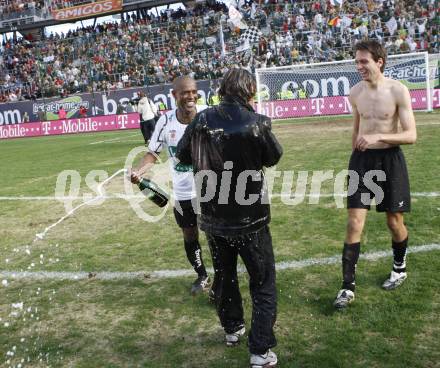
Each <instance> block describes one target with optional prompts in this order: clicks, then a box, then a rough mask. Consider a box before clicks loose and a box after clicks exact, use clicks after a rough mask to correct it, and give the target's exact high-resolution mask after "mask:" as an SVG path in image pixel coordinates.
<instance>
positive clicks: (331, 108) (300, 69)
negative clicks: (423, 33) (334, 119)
mask: <svg viewBox="0 0 440 368" xmlns="http://www.w3.org/2000/svg"><path fill="white" fill-rule="evenodd" d="M432 64H433V63H432V62H431V65H432ZM430 69H431V68H430V59H429V56H428V53H427V52H420V53H411V54H402V55H392V56H389V57H388V59H387V62H386V66H385V71H384V75H385V76H386V77H388V78H392V79H395V80H399V81H400V82H402V83H403V84H404V85H405V86H407V87H408V89H409V91H410V94H411V102H412V106H413V109H414V110H416V111H431V110H432V108H433V104H432V102H433V89H432V86H431V84H432V83H431V80H430V79H431V78H430V74H431V73H430ZM255 74H256V80H257V110H258V111H259V112H260V113H263V114H265V115H268V116H270V117H271V118H274V119H283V118H292V117H303V116H327V115H343V114H350V113H351V105H350V103H349V101H348V95H349V92H350V88H351V87H353V86H354V85H355V84H356V83H358V82H360V81H361V77H360V75H359V73H358V72H357V70H356V66H355V63H354V60H341V61H333V62H325V63H312V64H296V65H288V66H281V67H273V68H261V69H256V71H255Z"/></svg>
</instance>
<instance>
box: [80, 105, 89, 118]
mask: <svg viewBox="0 0 440 368" xmlns="http://www.w3.org/2000/svg"><path fill="white" fill-rule="evenodd" d="M87 111H88V110H87V108H86V107H85V106H84V105H81V106H80V107H79V117H80V118H86V117H87Z"/></svg>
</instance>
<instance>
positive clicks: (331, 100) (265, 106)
mask: <svg viewBox="0 0 440 368" xmlns="http://www.w3.org/2000/svg"><path fill="white" fill-rule="evenodd" d="M410 93H411V101H412V107H413V109H414V110H426V109H427V101H426V90H414V91H411V92H410ZM432 107H433V108H434V109H438V108H440V89H436V90H434V93H433V96H432ZM351 111H352V110H351V104H350V102H349V101H348V97H347V96H333V97H319V98H309V99H297V100H278V101H266V102H263V103H262V104H261V108H260V109H258V112H259V113H260V114H264V115H267V116H270V117H271V118H272V119H286V118H296V117H304V116H320V115H322V116H326V115H344V114H351Z"/></svg>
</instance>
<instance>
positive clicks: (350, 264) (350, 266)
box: [342, 243, 361, 291]
mask: <svg viewBox="0 0 440 368" xmlns="http://www.w3.org/2000/svg"><path fill="white" fill-rule="evenodd" d="M360 248H361V243H353V244H347V243H344V249H343V251H342V277H343V282H342V289H348V290H351V291H354V289H355V273H356V264H357V261H358V259H359V251H360Z"/></svg>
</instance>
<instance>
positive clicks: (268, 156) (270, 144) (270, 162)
mask: <svg viewBox="0 0 440 368" xmlns="http://www.w3.org/2000/svg"><path fill="white" fill-rule="evenodd" d="M260 130H261V137H260V138H261V141H262V142H261V146H262V148H263V157H262V163H263V166H265V167H271V166H274V165H276V164H277V163H278V161H279V160H280V158H281V156H282V155H283V148H282V147H281V145H280V143H279V142H278V140H277V139H276V137H275V136H274V134H273V133H272V122H271V120H270V119H269V118H268V119H267V120H265V121H264V122H262V123H261V129H260Z"/></svg>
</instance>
